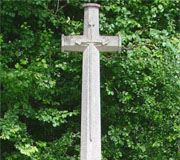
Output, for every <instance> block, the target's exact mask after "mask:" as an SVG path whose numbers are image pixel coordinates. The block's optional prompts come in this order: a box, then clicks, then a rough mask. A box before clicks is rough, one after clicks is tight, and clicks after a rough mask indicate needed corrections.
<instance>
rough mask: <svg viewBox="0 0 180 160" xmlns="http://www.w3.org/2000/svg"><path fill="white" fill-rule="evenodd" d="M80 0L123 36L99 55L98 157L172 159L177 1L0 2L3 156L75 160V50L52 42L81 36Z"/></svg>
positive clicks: (108, 29) (179, 145)
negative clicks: (116, 47)
mask: <svg viewBox="0 0 180 160" xmlns="http://www.w3.org/2000/svg"><path fill="white" fill-rule="evenodd" d="M84 2H98V3H100V4H101V9H100V32H101V34H103V35H121V36H122V38H123V46H122V52H121V53H120V54H117V53H116V54H114V53H104V54H101V96H102V97H101V104H102V155H103V157H102V159H103V160H109V159H112V160H123V159H126V160H178V159H179V158H180V117H179V111H180V78H179V75H180V63H179V61H180V38H179V37H180V33H179V29H180V28H179V26H180V25H179V12H180V10H179V3H180V1H179V0H172V1H169V0H128V1H126V0H117V1H110V0H103V1H97V0H94V1H91V0H84V1H75V0H67V1H61V0H57V1H52V0H46V1H40V0H39V1H38V0H31V1H30V0H28V1H23V0H22V1H12V0H4V1H1V2H0V5H1V11H0V13H1V21H2V22H1V28H2V33H1V34H0V44H1V45H0V50H1V55H0V61H1V63H0V83H1V112H2V113H1V115H2V117H1V118H0V129H1V131H2V132H1V136H0V138H1V140H2V143H1V145H2V146H1V148H2V159H4V160H17V159H18V160H57V159H60V160H77V159H79V150H80V146H79V142H80V106H81V65H82V54H79V53H78V54H75V53H65V52H61V48H60V44H61V40H60V37H61V34H62V33H64V34H67V35H70V34H76V35H80V34H82V32H83V8H82V4H83V3H84Z"/></svg>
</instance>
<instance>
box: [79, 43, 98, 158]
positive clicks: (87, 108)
mask: <svg viewBox="0 0 180 160" xmlns="http://www.w3.org/2000/svg"><path fill="white" fill-rule="evenodd" d="M100 115H101V111H100V61H99V51H98V50H97V48H96V47H95V46H94V45H93V44H89V46H88V47H87V48H86V50H85V51H84V53H83V84H82V109H81V160H101V118H100Z"/></svg>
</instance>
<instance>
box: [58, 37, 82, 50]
mask: <svg viewBox="0 0 180 160" xmlns="http://www.w3.org/2000/svg"><path fill="white" fill-rule="evenodd" d="M84 39H85V38H84V36H64V35H63V34H62V36H61V47H62V51H73V52H83V51H84V49H85V46H83V45H80V43H79V42H80V41H85V40H84Z"/></svg>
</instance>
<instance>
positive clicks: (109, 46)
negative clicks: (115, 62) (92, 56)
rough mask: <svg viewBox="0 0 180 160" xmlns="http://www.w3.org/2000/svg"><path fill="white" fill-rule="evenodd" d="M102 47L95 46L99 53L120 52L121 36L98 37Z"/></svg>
mask: <svg viewBox="0 0 180 160" xmlns="http://www.w3.org/2000/svg"><path fill="white" fill-rule="evenodd" d="M100 39H101V41H102V42H103V44H102V45H96V47H97V48H98V50H99V51H100V52H119V53H120V52H121V43H122V39H121V36H100Z"/></svg>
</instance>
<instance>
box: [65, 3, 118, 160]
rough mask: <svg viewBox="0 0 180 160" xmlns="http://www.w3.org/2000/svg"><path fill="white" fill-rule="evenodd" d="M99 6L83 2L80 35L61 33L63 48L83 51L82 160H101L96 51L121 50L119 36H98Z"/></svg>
mask: <svg viewBox="0 0 180 160" xmlns="http://www.w3.org/2000/svg"><path fill="white" fill-rule="evenodd" d="M99 7H100V5H98V4H95V3H87V4H84V32H83V35H82V36H64V35H62V50H64V51H76V52H83V82H82V106H81V160H101V116H100V115H101V114H100V113H101V112H100V62H99V61H100V59H99V52H120V49H121V37H119V36H100V35H99Z"/></svg>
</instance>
